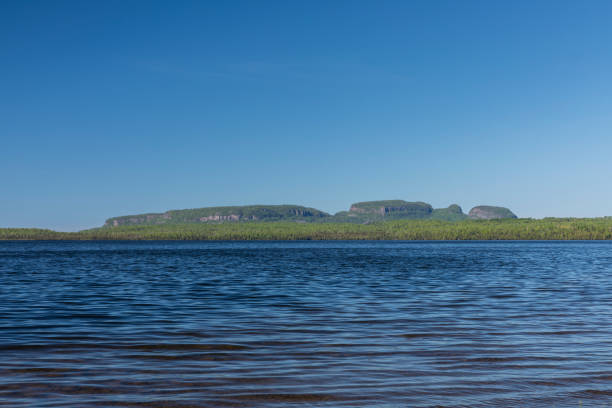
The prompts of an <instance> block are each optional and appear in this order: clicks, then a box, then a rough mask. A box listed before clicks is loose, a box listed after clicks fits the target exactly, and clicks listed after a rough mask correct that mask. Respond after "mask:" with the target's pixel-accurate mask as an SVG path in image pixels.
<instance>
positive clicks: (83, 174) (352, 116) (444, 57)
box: [0, 1, 612, 230]
mask: <svg viewBox="0 0 612 408" xmlns="http://www.w3.org/2000/svg"><path fill="white" fill-rule="evenodd" d="M610 21H612V3H611V2H609V1H588V2H579V1H572V2H564V1H550V2H546V1H537V2H534V1H524V2H521V1H508V2H502V1H496V2H491V1H478V2H471V1H462V2H458V1H448V2H446V1H414V2H409V1H383V2H376V1H368V2H366V1H363V2H361V1H346V2H344V1H324V2H316V1H312V2H297V1H288V2H286V1H280V2H266V1H263V2H252V1H244V2H241V1H228V2H204V1H194V2H188V1H177V2H154V1H142V2H138V1H104V2H81V1H75V2H63V1H54V2H49V1H14V2H10V1H3V2H2V3H0V52H1V55H2V63H1V64H0V90H1V92H0V93H1V97H0V142H1V150H0V152H1V159H0V188H1V193H0V226H1V227H29V226H38V227H46V228H54V229H59V230H77V229H82V228H88V227H94V226H97V225H101V224H102V223H103V222H104V220H105V219H106V218H108V217H111V216H116V215H125V214H130V213H141V212H156V211H164V210H167V209H178V208H194V207H203V206H212V205H240V204H273V203H274V204H282V203H286V204H302V205H307V206H312V207H316V208H320V209H322V210H325V211H329V212H336V211H340V210H344V209H347V208H348V206H349V205H350V203H352V202H355V201H364V200H376V199H395V198H399V199H405V200H409V201H426V202H429V203H431V204H432V205H434V207H446V206H448V205H449V204H451V203H458V204H460V205H461V206H462V207H463V208H464V211H467V210H469V209H470V208H471V207H472V206H474V205H478V204H491V205H503V206H507V207H509V208H511V209H512V210H513V211H514V212H515V213H516V214H518V215H519V216H521V217H535V218H539V217H544V216H604V215H612V188H610V187H611V183H610V178H611V175H612V160H611V159H610V157H611V156H612V132H611V130H612V24H610Z"/></svg>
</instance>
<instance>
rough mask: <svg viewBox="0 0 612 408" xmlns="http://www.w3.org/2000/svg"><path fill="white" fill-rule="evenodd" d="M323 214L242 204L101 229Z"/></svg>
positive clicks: (134, 218) (131, 219) (115, 221)
mask: <svg viewBox="0 0 612 408" xmlns="http://www.w3.org/2000/svg"><path fill="white" fill-rule="evenodd" d="M325 217H330V215H329V214H328V213H326V212H323V211H320V210H317V209H315V208H309V207H303V206H300V205H245V206H230V207H204V208H193V209H188V210H171V211H166V212H164V213H150V214H136V215H126V216H122V217H113V218H109V219H108V220H106V222H105V223H104V226H107V227H117V226H121V225H160V224H191V223H219V222H227V221H303V222H308V221H314V220H315V219H318V218H325Z"/></svg>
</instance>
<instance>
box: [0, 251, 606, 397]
mask: <svg viewBox="0 0 612 408" xmlns="http://www.w3.org/2000/svg"><path fill="white" fill-rule="evenodd" d="M0 283H1V285H0V316H1V319H0V406H10V407H183V408H185V407H260V406H261V407H287V406H309V407H311V406H315V407H494V406H499V407H547V408H548V407H553V406H554V407H580V406H583V407H604V406H605V407H607V406H610V405H612V242H371V241H367V242H365V241H364V242H340V241H326V242H159V241H158V242H41V241H33V242H0Z"/></svg>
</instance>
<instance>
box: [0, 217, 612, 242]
mask: <svg viewBox="0 0 612 408" xmlns="http://www.w3.org/2000/svg"><path fill="white" fill-rule="evenodd" d="M608 239H612V217H605V218H545V219H540V220H535V219H504V220H464V221H456V222H451V221H440V220H397V221H384V222H375V223H371V224H365V225H364V224H352V223H297V222H226V223H218V224H210V223H206V224H173V225H135V226H119V227H102V228H95V229H89V230H83V231H78V232H58V231H52V230H46V229H34V228H1V229H0V240H608Z"/></svg>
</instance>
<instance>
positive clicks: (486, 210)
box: [468, 205, 517, 220]
mask: <svg viewBox="0 0 612 408" xmlns="http://www.w3.org/2000/svg"><path fill="white" fill-rule="evenodd" d="M468 215H469V217H470V218H472V219H475V220H494V219H500V218H517V216H516V215H514V213H513V212H512V211H510V210H509V209H507V208H505V207H494V206H491V205H480V206H478V207H474V208H472V209H471V210H470V212H469V214H468Z"/></svg>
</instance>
